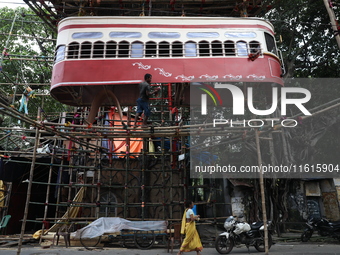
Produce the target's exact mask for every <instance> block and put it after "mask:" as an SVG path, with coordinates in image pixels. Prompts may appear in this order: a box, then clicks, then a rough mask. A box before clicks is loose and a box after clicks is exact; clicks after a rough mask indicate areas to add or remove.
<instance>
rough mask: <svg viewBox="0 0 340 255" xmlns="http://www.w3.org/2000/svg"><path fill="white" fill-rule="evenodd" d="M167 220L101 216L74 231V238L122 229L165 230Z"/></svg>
mask: <svg viewBox="0 0 340 255" xmlns="http://www.w3.org/2000/svg"><path fill="white" fill-rule="evenodd" d="M167 225H168V222H167V221H164V220H163V221H129V220H125V219H122V218H118V217H102V218H99V219H97V220H95V221H94V222H92V223H90V224H89V225H87V226H86V227H83V228H82V229H79V230H77V231H76V232H75V238H80V236H81V238H95V237H98V236H101V235H103V234H105V233H115V232H119V231H121V230H122V229H131V230H144V231H147V230H156V231H157V230H158V231H159V230H166V229H167Z"/></svg>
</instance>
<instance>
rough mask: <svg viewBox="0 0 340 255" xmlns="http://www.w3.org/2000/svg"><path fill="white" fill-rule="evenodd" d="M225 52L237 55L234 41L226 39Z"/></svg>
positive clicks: (228, 54)
mask: <svg viewBox="0 0 340 255" xmlns="http://www.w3.org/2000/svg"><path fill="white" fill-rule="evenodd" d="M224 52H225V55H226V56H235V43H234V42H233V41H225V42H224Z"/></svg>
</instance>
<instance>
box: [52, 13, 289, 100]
mask: <svg viewBox="0 0 340 255" xmlns="http://www.w3.org/2000/svg"><path fill="white" fill-rule="evenodd" d="M146 73H150V74H152V75H153V80H152V82H155V83H176V84H178V83H190V82H247V83H253V82H256V83H259V82H260V83H268V84H273V83H275V84H277V85H279V86H280V85H283V80H282V67H281V61H280V58H279V56H278V51H277V48H276V43H275V39H274V29H273V26H272V25H271V24H270V23H269V22H267V21H265V20H263V19H258V18H223V17H152V16H151V17H145V16H141V17H100V16H99V17H70V18H65V19H63V20H62V21H61V22H60V23H59V26H58V38H57V48H56V54H55V64H54V67H53V74H52V83H51V94H52V95H53V96H54V97H55V98H56V99H57V100H59V101H61V102H63V103H65V104H68V105H91V102H92V100H93V98H94V96H95V95H96V94H97V93H99V92H100V91H102V90H106V91H112V92H113V93H114V94H115V95H116V96H117V97H118V98H119V100H120V102H121V105H126V106H128V105H135V104H136V98H138V93H139V92H138V86H137V84H138V83H140V82H141V81H142V80H143V77H144V75H145V74H146ZM103 103H104V104H105V102H103Z"/></svg>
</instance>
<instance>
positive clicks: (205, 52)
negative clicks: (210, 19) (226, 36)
mask: <svg viewBox="0 0 340 255" xmlns="http://www.w3.org/2000/svg"><path fill="white" fill-rule="evenodd" d="M199 54H200V57H206V56H210V50H209V42H208V41H200V42H199Z"/></svg>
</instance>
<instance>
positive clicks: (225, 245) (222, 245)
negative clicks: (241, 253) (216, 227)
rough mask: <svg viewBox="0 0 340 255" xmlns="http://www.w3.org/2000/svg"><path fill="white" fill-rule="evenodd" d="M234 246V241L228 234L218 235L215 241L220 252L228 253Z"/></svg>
mask: <svg viewBox="0 0 340 255" xmlns="http://www.w3.org/2000/svg"><path fill="white" fill-rule="evenodd" d="M233 247H234V242H233V240H232V239H231V238H227V237H226V236H218V237H217V239H216V241H215V248H216V251H218V253H220V254H228V253H229V252H231V250H232V249H233Z"/></svg>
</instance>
